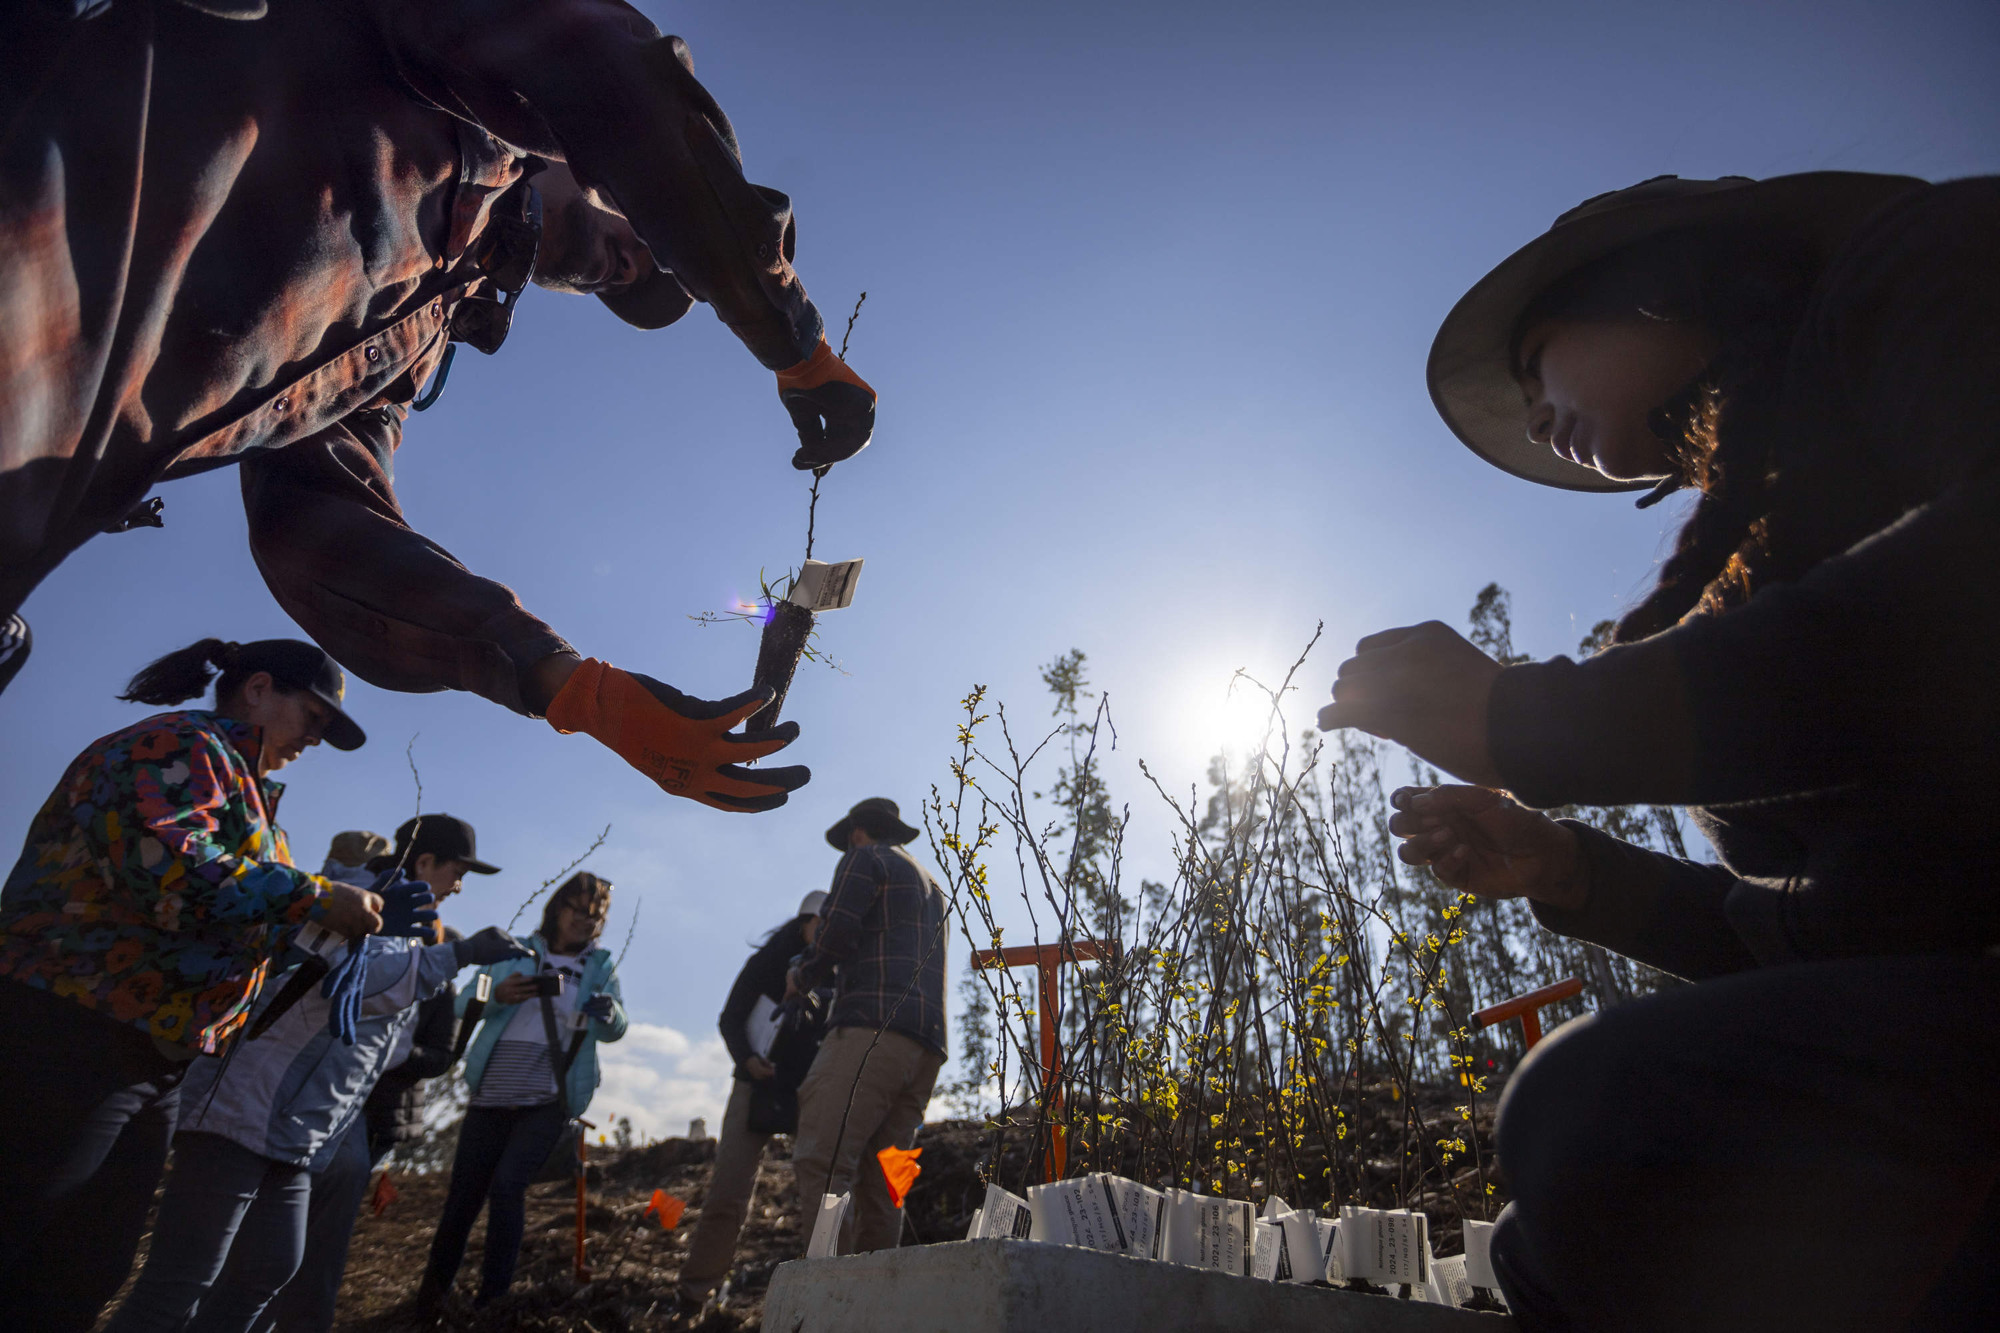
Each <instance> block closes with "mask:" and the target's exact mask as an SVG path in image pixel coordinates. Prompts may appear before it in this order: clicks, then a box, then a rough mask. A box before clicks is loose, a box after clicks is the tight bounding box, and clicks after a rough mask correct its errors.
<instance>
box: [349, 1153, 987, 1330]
mask: <svg viewBox="0 0 2000 1333" xmlns="http://www.w3.org/2000/svg"><path fill="white" fill-rule="evenodd" d="M983 1142H984V1135H983V1133H982V1130H981V1128H980V1127H979V1126H978V1125H977V1124H974V1123H971V1122H967V1121H944V1122H939V1123H934V1124H930V1125H926V1126H924V1129H923V1132H922V1133H921V1134H920V1135H919V1137H918V1145H919V1146H920V1147H922V1148H923V1149H924V1150H925V1151H924V1156H923V1158H922V1159H921V1160H922V1164H923V1167H924V1172H923V1174H922V1176H920V1177H919V1179H918V1181H917V1184H916V1187H915V1188H914V1189H913V1190H912V1191H911V1193H910V1197H909V1200H908V1204H907V1208H906V1211H905V1223H906V1226H907V1227H908V1230H907V1231H906V1232H905V1234H904V1237H903V1242H904V1243H905V1244H921V1243H928V1242H931V1241H938V1240H957V1239H960V1238H962V1237H963V1236H964V1235H965V1228H966V1224H967V1223H968V1222H969V1221H970V1220H971V1217H972V1211H973V1209H974V1208H976V1207H977V1206H978V1204H979V1201H980V1200H981V1199H982V1198H983V1197H984V1196H985V1185H984V1183H983V1182H982V1181H981V1180H980V1178H979V1171H978V1168H979V1154H980V1152H981V1151H982V1145H983ZM591 1156H592V1161H591V1168H590V1182H589V1187H588V1191H587V1200H588V1202H587V1208H586V1212H585V1223H586V1226H587V1228H588V1233H589V1234H588V1239H587V1240H586V1242H585V1251H584V1253H585V1256H586V1262H587V1264H588V1267H589V1269H590V1273H591V1276H590V1278H589V1280H587V1281H585V1282H581V1283H579V1282H578V1281H577V1280H576V1276H575V1258H576V1189H575V1186H574V1184H573V1183H572V1182H570V1181H567V1180H565V1181H558V1182H554V1183H550V1184H544V1185H535V1186H532V1187H531V1188H530V1189H529V1190H528V1226H527V1235H526V1239H525V1241H524V1242H523V1244H522V1247H521V1266H520V1269H519V1270H518V1273H517V1275H516V1277H515V1281H514V1290H513V1292H512V1293H511V1294H510V1295H509V1296H508V1297H507V1298H506V1299H505V1300H502V1301H498V1302H495V1303H494V1304H493V1305H491V1306H488V1307H486V1308H485V1309H482V1310H479V1311H477V1312H475V1311H473V1310H472V1308H471V1304H470V1301H471V1293H472V1288H473V1286H474V1284H475V1283H476V1282H477V1280H478V1273H479V1263H480V1258H481V1255H482V1254H483V1252H484V1245H485V1239H486V1234H485V1221H484V1219H483V1218H482V1219H481V1221H480V1222H479V1223H478V1225H477V1226H475V1228H474V1229H473V1232H472V1241H471V1243H470V1244H469V1245H468V1246H467V1247H466V1254H465V1264H464V1266H463V1267H462V1268H461V1269H460V1270H459V1287H458V1290H457V1291H456V1292H454V1293H453V1298H452V1301H451V1304H450V1305H449V1306H448V1307H447V1310H446V1317H445V1320H444V1323H443V1325H442V1327H443V1328H445V1329H449V1330H454V1333H456V1331H457V1330H465V1331H467V1333H471V1331H472V1330H501V1329H508V1330H512V1329H522V1330H532V1331H533V1333H558V1330H560V1331H561V1333H570V1330H576V1331H577V1333H627V1330H632V1331H634V1333H637V1331H639V1330H644V1331H646V1333H652V1331H653V1330H700V1333H728V1331H732V1330H740V1329H754V1328H756V1327H758V1325H759V1324H760V1323H761V1322H762V1320H763V1317H764V1292H765V1290H766V1289H767V1288H768V1287H769V1286H770V1283H771V1274H772V1272H773V1271H774V1270H776V1268H777V1266H778V1265H779V1264H781V1263H784V1262H785V1261H786V1260H789V1259H795V1258H797V1257H798V1256H799V1255H800V1254H802V1253H803V1252H804V1251H805V1242H806V1237H805V1236H803V1235H802V1234H800V1231H799V1226H798V1220H797V1218H796V1217H795V1216H794V1215H793V1212H792V1209H791V1205H790V1201H789V1193H790V1189H791V1176H792V1171H791V1145H790V1140H789V1139H787V1138H785V1137H783V1136H780V1137H779V1138H778V1139H776V1140H775V1141H774V1143H773V1144H772V1146H771V1147H770V1148H769V1149H768V1150H766V1152H765V1154H764V1162H763V1165H762V1166H761V1167H760V1168H759V1170H758V1173H757V1189H756V1193H755V1194H754V1195H753V1196H752V1198H751V1203H750V1216H749V1219H748V1220H747V1221H746V1222H745V1223H744V1227H743V1233H742V1235H741V1236H740V1237H739V1238H738V1240H737V1244H736V1266H735V1269H734V1271H733V1272H732V1274H731V1276H730V1285H729V1287H728V1288H727V1290H726V1291H725V1293H724V1295H723V1298H722V1300H721V1301H720V1303H719V1304H717V1305H713V1306H710V1307H708V1308H703V1309H683V1308H681V1307H680V1306H679V1304H678V1303H677V1302H676V1300H675V1296H674V1289H675V1284H676V1283H677V1281H678V1279H679V1276H680V1266H681V1260H682V1258H683V1257H684V1256H685V1254H686V1253H687V1243H688V1239H689V1237H691V1236H692V1235H693V1233H694V1226H695V1222H696V1221H697V1220H698V1219H699V1217H700V1215H701V1205H702V1202H703V1200H704V1198H705V1197H706V1194H707V1188H708V1173H709V1169H710V1165H711V1164H712V1163H713V1161H714V1159H715V1142H714V1140H713V1139H709V1140H702V1141H690V1140H687V1139H667V1140H664V1141H662V1142H659V1143H653V1144H648V1145H646V1146H645V1147H641V1148H632V1149H628V1150H626V1151H624V1152H618V1151H615V1150H612V1151H607V1150H603V1149H598V1148H593V1149H592V1150H591ZM1010 1157H1011V1155H1010ZM1007 1165H1019V1164H1017V1163H1013V1162H1011V1161H1007V1162H1003V1167H1004V1166H1007ZM392 1178H393V1180H394V1182H395V1185H396V1188H397V1191H398V1197H397V1199H396V1201H395V1202H394V1203H392V1204H391V1205H390V1206H389V1207H388V1208H387V1209H386V1210H385V1211H384V1212H383V1213H382V1215H381V1216H379V1217H376V1216H372V1215H371V1214H370V1213H369V1212H368V1210H367V1209H365V1208H364V1209H363V1212H362V1216H361V1220H360V1221H359V1222H358V1223H357V1224H356V1226H355V1229H354V1242H353V1248H352V1250H351V1251H350V1253H349V1257H348V1263H347V1277H346V1281H345V1282H344V1283H343V1284H342V1286H341V1291H340V1306H339V1311H338V1315H337V1319H336V1323H335V1328H336V1329H338V1330H340V1333H400V1331H401V1330H405V1329H413V1328H416V1327H418V1325H417V1324H416V1323H415V1322H414V1320H413V1319H412V1318H411V1301H412V1299H413V1298H414V1297H415V1295H416V1290H417V1281H418V1279H419V1277H420V1276H421V1275H422V1269H423V1263H424V1258H425V1256H426V1255H427V1254H428V1252H429V1250H430V1242H431V1233H432V1231H433V1229H434V1228H435V1226H436V1223H437V1215H438V1212H439V1211H440V1209H441V1208H442V1207H443V1204H444V1189H445V1176H444V1174H443V1173H441V1172H439V1173H433V1174H430V1175H424V1176H416V1175H408V1174H401V1173H397V1174H395V1175H394V1176H393V1177H392ZM655 1189H663V1190H665V1191H666V1192H667V1193H668V1194H671V1195H673V1196H674V1197H676V1198H678V1199H680V1200H682V1201H683V1202H684V1203H686V1204H687V1210H686V1212H685V1213H684V1214H683V1215H682V1217H681V1219H680V1222H679V1224H678V1225H677V1226H676V1227H675V1228H674V1229H673V1230H671V1231H665V1232H663V1231H662V1230H661V1229H660V1226H659V1224H658V1223H657V1222H656V1221H655V1220H653V1219H652V1218H650V1217H646V1216H645V1215H644V1214H645V1209H646V1205H647V1204H648V1202H650V1201H651V1199H652V1195H653V1191H654V1190H655Z"/></svg>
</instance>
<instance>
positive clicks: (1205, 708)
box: [1182, 674, 1297, 757]
mask: <svg viewBox="0 0 2000 1333" xmlns="http://www.w3.org/2000/svg"><path fill="white" fill-rule="evenodd" d="M1182 697H1183V698H1185V699H1186V700H1187V706H1186V713H1185V717H1186V718H1187V724H1186V726H1187V738H1188V741H1189V743H1190V744H1193V745H1195V746H1197V747H1199V748H1200V749H1201V751H1202V753H1204V754H1210V755H1213V754H1217V753H1227V754H1230V755H1232V756H1237V757H1241V756H1243V755H1247V754H1251V753H1254V752H1255V751H1256V750H1257V748H1258V747H1259V746H1260V745H1262V744H1263V743H1264V739H1265V734H1266V732H1267V731H1270V730H1273V729H1275V726H1276V723H1275V720H1274V719H1273V718H1272V716H1271V696H1270V695H1269V694H1267V693H1265V692H1264V690H1263V689H1262V688H1260V687H1259V686H1257V685H1256V684H1254V683H1252V682H1251V681H1249V680H1247V679H1232V675H1227V674H1216V675H1205V676H1204V677H1202V678H1201V679H1200V680H1198V681H1195V682H1193V683H1192V684H1191V685H1190V686H1189V688H1188V689H1187V691H1186V692H1185V694H1184V695H1183V696H1182ZM1286 703H1287V705H1289V706H1291V707H1293V708H1296V707H1297V696H1296V695H1292V696H1290V697H1288V698H1287V700H1286Z"/></svg>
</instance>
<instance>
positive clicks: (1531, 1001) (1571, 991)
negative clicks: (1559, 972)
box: [1472, 977, 1583, 1051]
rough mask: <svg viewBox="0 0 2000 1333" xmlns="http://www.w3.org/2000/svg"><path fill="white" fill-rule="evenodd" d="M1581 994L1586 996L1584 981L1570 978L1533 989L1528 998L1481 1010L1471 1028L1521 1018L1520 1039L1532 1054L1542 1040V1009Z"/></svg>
mask: <svg viewBox="0 0 2000 1333" xmlns="http://www.w3.org/2000/svg"><path fill="white" fill-rule="evenodd" d="M1581 994H1583V978H1581V977H1567V978H1565V979H1563V980H1562V981H1558V982H1556V983H1555V984H1554V985H1553V986H1544V987H1542V988H1541V989H1540V990H1531V991H1529V992H1528V993H1527V994H1526V995H1516V996H1515V997H1514V998H1513V999H1511V1000H1502V1001H1500V1003H1498V1004H1496V1005H1492V1006H1489V1007H1488V1008H1485V1009H1481V1010H1480V1011H1479V1012H1478V1013H1476V1014H1474V1015H1473V1016H1472V1025H1473V1026H1474V1027H1481V1028H1490V1027H1492V1026H1493V1025H1494V1024H1495V1023H1504V1022H1506V1021H1507V1020H1508V1019H1510V1018H1518V1019H1520V1020H1521V1036H1522V1037H1523V1038H1524V1039H1525V1040H1526V1041H1527V1043H1528V1049H1529V1050H1531V1051H1532V1050H1533V1049H1535V1043H1536V1042H1538V1041H1540V1040H1541V1039H1542V1013H1541V1011H1542V1007H1543V1006H1544V1005H1551V1004H1555V1003H1556V1002H1558V1001H1560V1000H1567V999H1569V998H1570V997H1571V996H1575V995H1581Z"/></svg>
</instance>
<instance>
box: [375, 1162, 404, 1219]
mask: <svg viewBox="0 0 2000 1333" xmlns="http://www.w3.org/2000/svg"><path fill="white" fill-rule="evenodd" d="M399 1192H400V1191H398V1190H397V1189H396V1182H394V1181H393V1180H390V1179H389V1173H388V1172H387V1171H384V1172H383V1173H382V1174H381V1176H380V1177H379V1178H377V1180H376V1181H375V1188H374V1190H373V1191H371V1192H370V1194H369V1196H368V1202H369V1205H370V1206H371V1207H372V1208H374V1210H375V1216H377V1217H380V1216H381V1215H382V1214H383V1213H384V1212H386V1211H388V1208H389V1205H390V1204H392V1203H394V1202H395V1201H396V1197H397V1195H398V1193H399Z"/></svg>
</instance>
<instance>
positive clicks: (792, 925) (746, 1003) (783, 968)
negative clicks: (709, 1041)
mask: <svg viewBox="0 0 2000 1333" xmlns="http://www.w3.org/2000/svg"><path fill="white" fill-rule="evenodd" d="M805 947H806V934H805V926H804V925H803V918H800V917H793V918H792V919H791V920H790V921H787V922H786V923H785V924H784V925H782V926H779V927H778V929H777V932H776V933H775V934H773V935H772V936H771V938H770V939H768V940H766V941H764V943H763V944H761V945H759V946H758V948H757V952H755V953H753V954H751V955H750V960H749V961H748V962H746V963H744V964H743V970H742V971H741V972H738V973H737V974H736V984H735V985H733V986H731V987H730V988H729V999H728V1001H727V1002H726V1003H724V1004H723V1006H722V1016H721V1018H719V1019H718V1020H717V1022H716V1026H717V1027H718V1028H720V1029H721V1032H722V1044H723V1045H724V1046H726V1047H728V1048H729V1058H730V1060H731V1061H732V1062H733V1063H734V1064H735V1066H736V1077H738V1078H742V1077H744V1074H743V1062H744V1061H745V1060H748V1059H749V1058H750V1057H751V1056H753V1055H755V1054H756V1052H755V1051H753V1050H752V1049H751V1048H750V1036H749V1032H748V1029H747V1026H746V1025H747V1023H748V1022H749V1019H750V1011H751V1009H753V1008H754V1007H755V1006H756V1004H757V997H758V996H760V995H761V996H763V997H765V998H766V999H768V1000H769V1001H770V1002H771V1003H772V1004H781V1003H783V1002H784V998H785V973H786V972H787V971H789V970H790V969H791V965H792V959H794V958H796V957H798V956H799V954H800V953H802V952H803V951H804V950H805Z"/></svg>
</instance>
